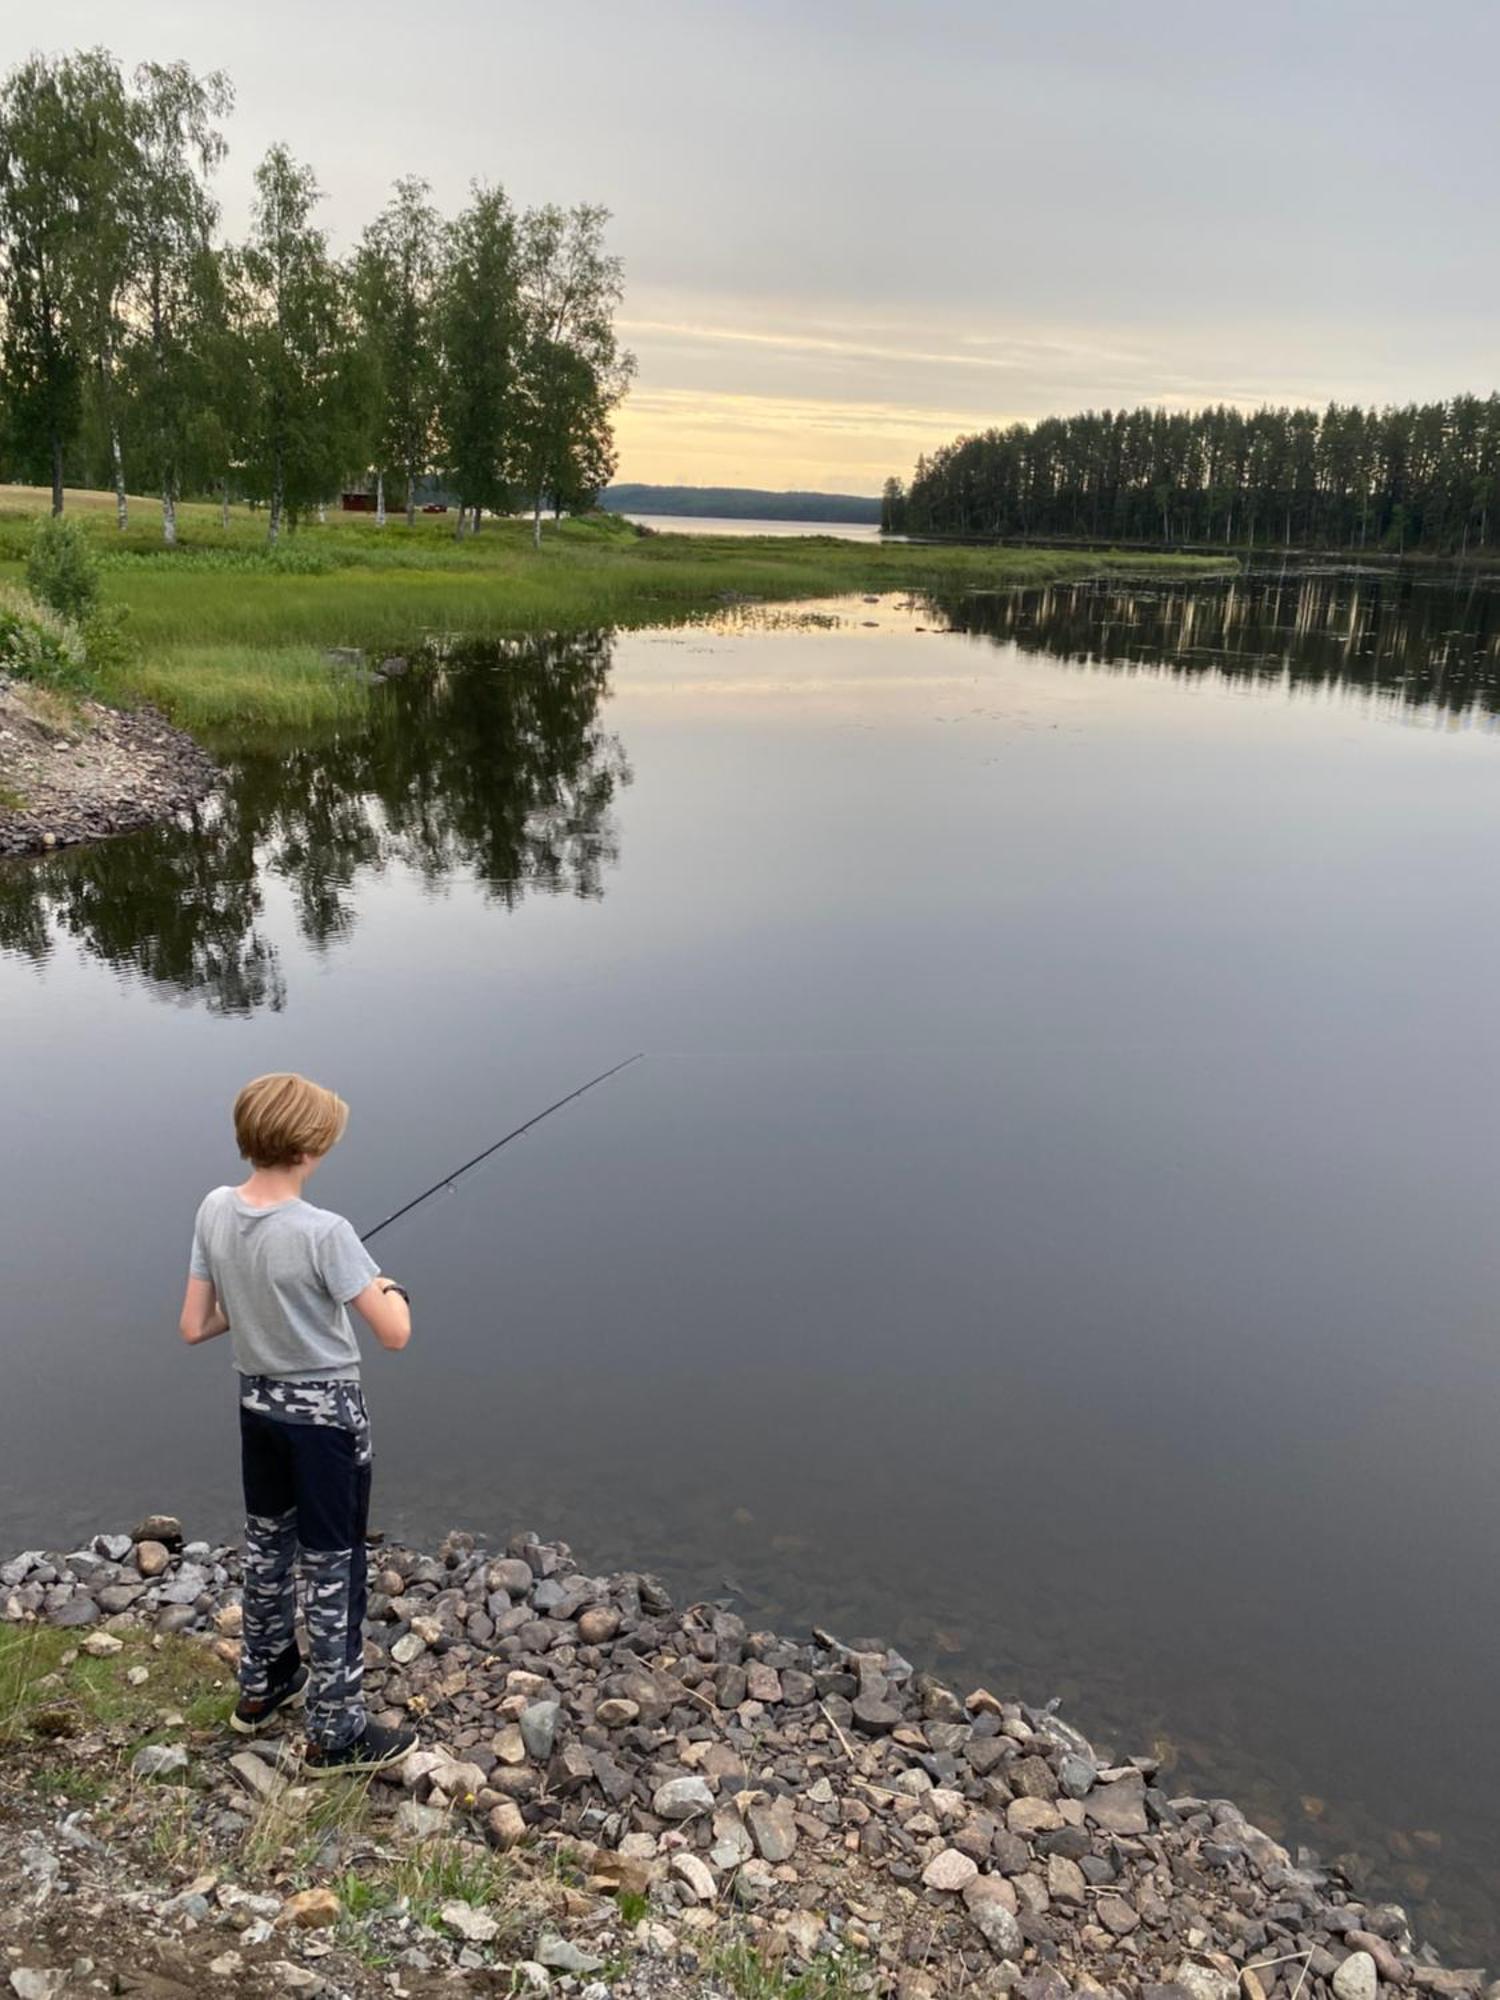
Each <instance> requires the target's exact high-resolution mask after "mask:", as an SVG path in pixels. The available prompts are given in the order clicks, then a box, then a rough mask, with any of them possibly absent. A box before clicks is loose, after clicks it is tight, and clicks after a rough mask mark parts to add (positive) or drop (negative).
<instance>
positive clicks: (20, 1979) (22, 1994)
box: [10, 1965, 68, 2000]
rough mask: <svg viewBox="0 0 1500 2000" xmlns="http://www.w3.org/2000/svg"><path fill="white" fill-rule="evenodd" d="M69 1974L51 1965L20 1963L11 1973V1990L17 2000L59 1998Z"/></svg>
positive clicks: (52, 1999)
mask: <svg viewBox="0 0 1500 2000" xmlns="http://www.w3.org/2000/svg"><path fill="white" fill-rule="evenodd" d="M67 1979H68V1975H67V1973H66V1972H64V1971H62V1970H60V1969H54V1968H52V1967H50V1966H48V1967H42V1966H39V1965H19V1966H17V1967H16V1969H15V1971H14V1972H13V1973H12V1974H11V1975H10V1990H11V1992H12V1993H13V1994H14V1995H15V1996H16V2000H58V1995H59V1994H61V1993H62V1991H63V1989H64V1987H65V1986H66V1984H67Z"/></svg>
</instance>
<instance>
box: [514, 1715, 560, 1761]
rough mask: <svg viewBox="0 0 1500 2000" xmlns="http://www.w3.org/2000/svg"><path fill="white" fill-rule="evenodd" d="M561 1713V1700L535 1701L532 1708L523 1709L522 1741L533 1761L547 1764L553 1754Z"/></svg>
mask: <svg viewBox="0 0 1500 2000" xmlns="http://www.w3.org/2000/svg"><path fill="white" fill-rule="evenodd" d="M561 1714H562V1703H561V1702H560V1701H534V1702H533V1703H532V1704H531V1706H530V1708H527V1709H523V1710H522V1711H521V1741H522V1742H523V1743H524V1744H525V1745H526V1754H527V1756H528V1757H530V1758H531V1760H532V1762H533V1763H536V1764H545V1763H546V1761H547V1759H548V1758H549V1757H550V1756H551V1755H552V1745H553V1743H554V1741H555V1740H556V1737H557V1718H558V1717H559V1716H560V1715H561Z"/></svg>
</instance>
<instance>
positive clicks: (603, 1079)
mask: <svg viewBox="0 0 1500 2000" xmlns="http://www.w3.org/2000/svg"><path fill="white" fill-rule="evenodd" d="M645 1053H646V1051H645V1050H644V1049H637V1051H636V1053H635V1054H634V1055H633V1056H627V1057H626V1058H625V1060H624V1062H617V1063H616V1064H615V1066H614V1068H613V1069H606V1070H601V1071H600V1073H599V1075H598V1076H591V1077H590V1078H589V1080H588V1082H587V1083H581V1084H579V1086H578V1088H577V1089H576V1090H570V1091H569V1092H568V1094H567V1096H566V1097H560V1098H558V1100H557V1102H556V1103H555V1104H549V1105H548V1106H547V1108H546V1110H545V1111H538V1112H537V1114H536V1116H535V1117H534V1118H528V1119H527V1120H526V1123H525V1124H524V1125H518V1126H517V1127H516V1129H515V1130H514V1131H513V1132H507V1133H506V1135H505V1137H504V1138H503V1139H497V1140H496V1141H495V1143H494V1145H493V1146H486V1147H485V1149H484V1151H483V1152H482V1153H476V1154H475V1155H474V1157H473V1159H472V1160H465V1161H464V1163H463V1165H462V1166H461V1167H455V1168H454V1169H453V1172H452V1173H451V1174H444V1176H443V1178H442V1179H441V1180H440V1181H434V1182H433V1184H432V1186H431V1187H430V1188H424V1189H423V1190H422V1192H421V1193H420V1194H419V1195H413V1197H412V1199H411V1200H410V1201H408V1202H404V1203H403V1204H402V1206H401V1207H400V1208H397V1209H393V1210H392V1211H391V1213H390V1214H389V1215H388V1216H387V1217H386V1218H385V1220H384V1221H383V1222H377V1223H376V1225H375V1227H374V1228H373V1229H367V1230H365V1231H364V1241H365V1242H366V1243H368V1242H369V1240H370V1238H371V1237H372V1236H378V1235H379V1234H380V1232H381V1230H382V1229H389V1228H390V1226H391V1224H392V1223H393V1222H399V1221H400V1220H401V1218H402V1216H403V1215H410V1214H411V1212H412V1210H413V1209H414V1208H420V1207H421V1206H422V1203H423V1202H424V1201H427V1200H428V1199H430V1197H431V1196H433V1195H435V1194H441V1193H442V1191H443V1189H444V1188H450V1187H452V1186H453V1183H454V1182H455V1181H457V1180H460V1179H461V1178H462V1177H463V1175H465V1174H466V1173H467V1172H468V1171H469V1169H470V1168H471V1167H477V1166H478V1165H479V1164H480V1162H481V1161H483V1160H487V1159H489V1157H490V1155H491V1154H492V1153H498V1152H499V1150H500V1148H501V1147H502V1146H508V1145H509V1144H510V1142H511V1140H512V1139H519V1138H520V1137H521V1135H522V1134H523V1133H525V1132H529V1131H530V1130H531V1128H532V1126H533V1125H540V1124H541V1122H542V1120H543V1119H544V1118H550V1117H551V1116H552V1114H553V1112H554V1111H561V1110H562V1108H563V1106H564V1105H565V1104H571V1103H572V1102H573V1100H574V1098H576V1097H582V1096H583V1094H584V1092H585V1091H586V1090H592V1089H593V1088H594V1086H595V1084H598V1083H607V1082H608V1081H609V1079H610V1078H611V1077H612V1076H618V1075H619V1074H620V1071H621V1070H622V1069H629V1067H630V1065H631V1064H632V1063H638V1062H639V1061H640V1060H641V1058H642V1057H643V1056H644V1055H645Z"/></svg>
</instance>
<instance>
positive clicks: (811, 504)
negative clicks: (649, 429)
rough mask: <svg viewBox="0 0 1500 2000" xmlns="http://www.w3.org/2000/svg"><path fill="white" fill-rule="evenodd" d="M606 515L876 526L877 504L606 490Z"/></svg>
mask: <svg viewBox="0 0 1500 2000" xmlns="http://www.w3.org/2000/svg"><path fill="white" fill-rule="evenodd" d="M599 504H600V505H601V506H602V507H603V508H604V510H605V512H606V513H609V514H676V515H678V516H688V517H692V516H698V515H703V516H707V517H709V518H712V519H716V520H721V521H741V520H744V521H844V522H858V523H860V524H861V525H863V526H867V527H868V526H874V527H878V526H879V524H880V500H879V498H878V497H877V496H875V495H873V494H863V493H803V492H785V493H773V492H767V491H764V490H762V489H761V488H759V487H753V486H645V485H639V484H624V485H615V486H609V487H606V488H605V490H604V493H603V495H602V497H601V499H600V503H599Z"/></svg>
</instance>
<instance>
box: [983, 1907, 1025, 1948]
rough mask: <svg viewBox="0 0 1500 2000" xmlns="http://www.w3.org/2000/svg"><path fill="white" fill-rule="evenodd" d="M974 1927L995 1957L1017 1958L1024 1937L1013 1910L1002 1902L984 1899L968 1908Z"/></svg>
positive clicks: (1022, 1946) (1022, 1945)
mask: <svg viewBox="0 0 1500 2000" xmlns="http://www.w3.org/2000/svg"><path fill="white" fill-rule="evenodd" d="M969 1915H970V1918H971V1919H972V1921H973V1924H974V1928H975V1929H976V1930H977V1931H978V1932H979V1935H980V1936H981V1937H982V1938H983V1939H984V1941H985V1943H986V1944H987V1945H988V1946H989V1948H990V1950H991V1951H992V1952H993V1953H994V1954H995V1956H996V1957H997V1958H1019V1957H1020V1956H1021V1953H1022V1952H1023V1951H1024V1950H1025V1948H1026V1939H1025V1937H1024V1935H1023V1933H1022V1930H1021V1926H1020V1923H1019V1921H1018V1920H1017V1918H1016V1916H1015V1914H1014V1912H1013V1911H1011V1910H1008V1909H1006V1907H1005V1905H1004V1904H1003V1903H998V1902H993V1901H989V1900H986V1901H984V1902H982V1903H975V1904H973V1905H972V1906H971V1908H970V1910H969Z"/></svg>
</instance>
